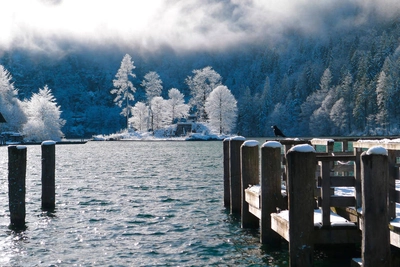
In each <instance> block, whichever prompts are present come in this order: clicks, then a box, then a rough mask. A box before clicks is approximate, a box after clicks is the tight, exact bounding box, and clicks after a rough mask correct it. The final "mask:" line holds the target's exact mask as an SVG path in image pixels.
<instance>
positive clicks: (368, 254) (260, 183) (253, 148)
mask: <svg viewBox="0 0 400 267" xmlns="http://www.w3.org/2000/svg"><path fill="white" fill-rule="evenodd" d="M238 139H239V140H240V142H239V143H240V144H239V143H238V141H237V140H238ZM235 140H236V141H235ZM338 141H339V140H333V139H310V140H298V139H296V140H291V139H281V140H276V141H268V142H266V143H264V144H262V145H261V148H260V147H259V146H258V144H256V143H255V141H252V140H248V141H245V140H244V139H243V138H230V139H226V140H224V188H225V189H224V204H225V206H226V207H227V208H230V210H231V212H232V213H237V214H240V215H241V225H242V227H243V228H258V227H259V228H260V241H261V242H262V243H264V244H270V245H276V246H279V244H280V242H281V238H284V239H285V240H286V241H288V242H289V252H290V253H289V255H290V256H289V257H290V259H289V262H290V266H312V264H313V251H314V245H318V244H324V245H329V244H362V253H361V255H360V257H361V258H360V259H354V261H353V264H354V266H399V262H398V260H396V259H394V258H393V257H392V255H391V248H392V247H397V248H400V204H399V203H400V191H398V190H396V187H395V185H396V180H398V179H399V164H400V163H398V159H399V157H400V141H397V142H396V141H390V140H387V139H386V140H370V141H368V140H360V141H355V140H351V142H352V144H353V149H352V150H349V141H348V140H345V139H343V140H340V142H341V143H342V146H341V151H334V150H333V145H334V143H335V142H336V143H337V142H338ZM239 146H240V149H238V147H239ZM317 146H323V147H324V148H325V149H324V152H318V153H317V152H316V149H315V148H316V147H317ZM239 150H240V152H239V153H240V155H237V154H236V153H238V151H239ZM260 150H261V158H259V151H260ZM238 159H239V160H238ZM253 161H254V162H253ZM235 168H237V169H239V172H240V178H238V177H237V174H235V175H234V176H235V177H233V176H232V175H231V172H232V171H233V172H234V173H237V172H238V170H234V169H235ZM238 179H240V180H241V182H240V183H239V182H237V180H238ZM235 180H236V181H235ZM238 186H240V189H238V188H233V187H238ZM343 188H345V190H346V191H347V192H351V193H350V194H345V195H343V194H336V193H335V192H338V191H339V192H340V191H341V190H342V189H343ZM238 199H239V200H240V199H241V200H240V201H238ZM233 202H240V203H241V206H240V209H238V208H234V206H232V203H233ZM289 218H290V219H289Z"/></svg>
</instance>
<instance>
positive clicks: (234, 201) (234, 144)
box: [229, 136, 245, 214]
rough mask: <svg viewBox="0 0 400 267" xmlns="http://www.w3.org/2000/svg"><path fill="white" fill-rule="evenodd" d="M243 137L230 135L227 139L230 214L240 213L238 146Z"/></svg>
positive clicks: (240, 187)
mask: <svg viewBox="0 0 400 267" xmlns="http://www.w3.org/2000/svg"><path fill="white" fill-rule="evenodd" d="M244 140H245V138H244V137H242V136H236V137H232V138H231V140H230V141H229V159H230V160H229V174H230V177H229V181H230V186H231V188H230V204H231V214H240V213H241V205H242V202H241V198H242V192H241V190H242V185H241V177H240V174H241V171H240V147H241V145H242V144H243V142H244Z"/></svg>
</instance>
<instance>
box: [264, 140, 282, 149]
mask: <svg viewBox="0 0 400 267" xmlns="http://www.w3.org/2000/svg"><path fill="white" fill-rule="evenodd" d="M262 147H272V148H281V147H282V145H281V143H279V142H278V141H267V142H265V143H264V144H263V145H262Z"/></svg>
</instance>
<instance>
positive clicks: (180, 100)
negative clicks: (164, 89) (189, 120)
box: [166, 88, 189, 122]
mask: <svg viewBox="0 0 400 267" xmlns="http://www.w3.org/2000/svg"><path fill="white" fill-rule="evenodd" d="M168 97H169V99H168V100H167V103H166V104H167V109H168V111H167V116H168V117H169V121H170V122H173V121H174V119H180V118H184V117H187V116H188V112H189V105H187V104H185V100H184V95H183V94H182V93H181V92H180V91H179V90H178V89H176V88H172V89H170V90H169V91H168Z"/></svg>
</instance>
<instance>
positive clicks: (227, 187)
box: [222, 138, 231, 208]
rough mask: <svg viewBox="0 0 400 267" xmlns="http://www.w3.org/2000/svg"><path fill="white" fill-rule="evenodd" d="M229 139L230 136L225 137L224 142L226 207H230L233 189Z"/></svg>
mask: <svg viewBox="0 0 400 267" xmlns="http://www.w3.org/2000/svg"><path fill="white" fill-rule="evenodd" d="M229 141H230V138H225V139H224V141H223V142H222V144H223V151H224V159H223V164H224V207H225V208H229V207H230V206H231V190H230V181H229V160H230V159H229Z"/></svg>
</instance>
